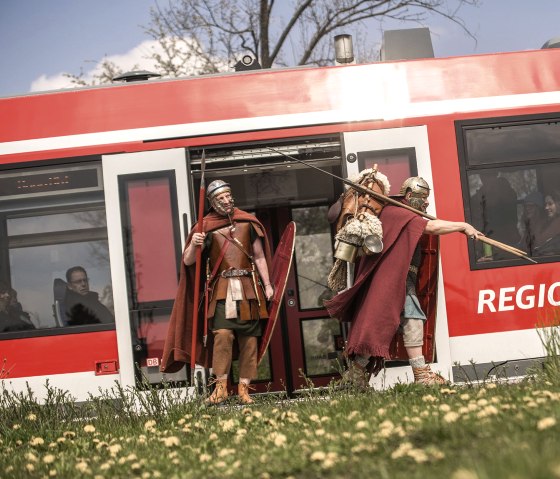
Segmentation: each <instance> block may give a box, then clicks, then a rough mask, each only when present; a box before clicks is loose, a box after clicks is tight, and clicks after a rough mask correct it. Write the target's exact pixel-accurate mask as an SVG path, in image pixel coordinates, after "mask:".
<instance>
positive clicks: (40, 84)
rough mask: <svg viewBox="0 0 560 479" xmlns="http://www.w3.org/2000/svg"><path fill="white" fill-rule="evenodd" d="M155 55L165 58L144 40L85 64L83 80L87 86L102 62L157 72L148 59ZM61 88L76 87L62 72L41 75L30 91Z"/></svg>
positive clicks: (157, 46) (151, 42) (152, 42)
mask: <svg viewBox="0 0 560 479" xmlns="http://www.w3.org/2000/svg"><path fill="white" fill-rule="evenodd" d="M170 41H172V40H170ZM184 41H185V42H189V41H192V40H190V39H185V40H184ZM177 45H178V47H179V48H180V50H181V51H182V52H186V47H185V46H184V43H182V42H179V43H178V44H177ZM181 47H182V48H181ZM156 53H157V54H160V55H162V56H163V57H165V54H164V51H163V48H162V47H161V45H160V44H159V43H158V42H157V41H155V40H145V41H143V42H142V43H140V44H139V45H137V46H136V47H134V48H132V49H131V50H129V51H128V52H126V53H123V54H116V55H109V56H106V57H104V58H103V59H102V60H101V61H99V62H97V63H91V64H86V66H88V65H91V68H89V69H87V70H86V69H84V76H83V79H84V81H85V82H87V83H88V84H91V82H92V80H93V79H94V78H95V76H96V75H98V74H100V73H101V71H102V62H103V60H107V61H109V62H112V63H114V64H116V65H118V66H119V67H120V68H121V69H122V70H123V71H124V72H126V71H130V70H132V69H134V68H137V69H140V70H148V71H157V69H156V62H155V61H154V60H153V58H149V57H151V56H153V55H154V54H156ZM176 61H179V59H177V60H176ZM197 63H199V62H197V60H196V59H195V58H193V59H192V63H191V64H192V65H193V67H194V68H196V65H197ZM63 88H76V85H75V84H72V83H71V81H70V79H69V78H67V77H66V76H64V72H60V73H57V74H55V75H50V76H48V75H44V74H43V75H41V76H40V77H38V78H37V79H35V80H33V82H32V83H31V90H30V91H32V92H36V91H47V90H58V89H63Z"/></svg>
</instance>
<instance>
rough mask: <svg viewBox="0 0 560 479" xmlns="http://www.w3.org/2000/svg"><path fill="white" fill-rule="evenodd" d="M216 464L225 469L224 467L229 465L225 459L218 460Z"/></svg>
mask: <svg viewBox="0 0 560 479" xmlns="http://www.w3.org/2000/svg"><path fill="white" fill-rule="evenodd" d="M214 465H215V466H216V467H217V468H218V469H223V468H224V467H226V466H227V464H226V462H224V461H217V462H216V463H215V464H214Z"/></svg>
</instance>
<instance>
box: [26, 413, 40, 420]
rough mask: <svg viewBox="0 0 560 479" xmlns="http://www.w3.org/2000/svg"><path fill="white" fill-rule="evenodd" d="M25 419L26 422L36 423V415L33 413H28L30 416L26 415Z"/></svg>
mask: <svg viewBox="0 0 560 479" xmlns="http://www.w3.org/2000/svg"><path fill="white" fill-rule="evenodd" d="M26 419H27V420H28V421H36V420H37V415H35V414H33V413H30V414H28V415H27V417H26Z"/></svg>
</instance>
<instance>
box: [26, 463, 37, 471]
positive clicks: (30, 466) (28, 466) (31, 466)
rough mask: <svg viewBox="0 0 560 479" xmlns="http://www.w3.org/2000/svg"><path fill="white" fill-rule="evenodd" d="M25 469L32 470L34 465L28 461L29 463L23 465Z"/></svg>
mask: <svg viewBox="0 0 560 479" xmlns="http://www.w3.org/2000/svg"><path fill="white" fill-rule="evenodd" d="M25 469H26V470H27V471H28V472H33V471H34V470H35V466H34V465H33V464H31V463H29V464H26V465H25Z"/></svg>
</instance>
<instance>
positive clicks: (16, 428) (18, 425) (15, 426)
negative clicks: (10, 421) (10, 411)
mask: <svg viewBox="0 0 560 479" xmlns="http://www.w3.org/2000/svg"><path fill="white" fill-rule="evenodd" d="M20 427H21V425H20V424H14V425H13V426H12V429H13V430H14V431H17V430H18V429H19V428H20Z"/></svg>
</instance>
